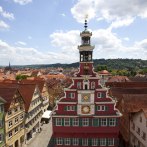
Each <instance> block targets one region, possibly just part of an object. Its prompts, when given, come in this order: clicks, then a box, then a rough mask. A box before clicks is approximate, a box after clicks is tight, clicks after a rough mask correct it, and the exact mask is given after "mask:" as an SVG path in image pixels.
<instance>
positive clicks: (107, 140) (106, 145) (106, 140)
mask: <svg viewBox="0 0 147 147" xmlns="http://www.w3.org/2000/svg"><path fill="white" fill-rule="evenodd" d="M106 146H108V138H106Z"/></svg>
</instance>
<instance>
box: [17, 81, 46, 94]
mask: <svg viewBox="0 0 147 147" xmlns="http://www.w3.org/2000/svg"><path fill="white" fill-rule="evenodd" d="M20 83H22V84H36V85H38V88H39V90H40V92H42V90H43V87H44V84H45V81H44V80H42V79H40V80H38V79H37V80H35V79H34V80H26V79H25V80H22V81H21V82H20Z"/></svg>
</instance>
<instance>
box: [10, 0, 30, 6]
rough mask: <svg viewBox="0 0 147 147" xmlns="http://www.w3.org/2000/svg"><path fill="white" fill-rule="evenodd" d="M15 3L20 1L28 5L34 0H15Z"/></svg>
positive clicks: (21, 3)
mask: <svg viewBox="0 0 147 147" xmlns="http://www.w3.org/2000/svg"><path fill="white" fill-rule="evenodd" d="M13 1H14V2H15V3H18V4H20V5H26V4H28V3H31V2H32V0H13Z"/></svg>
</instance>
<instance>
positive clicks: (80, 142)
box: [79, 138, 82, 146]
mask: <svg viewBox="0 0 147 147" xmlns="http://www.w3.org/2000/svg"><path fill="white" fill-rule="evenodd" d="M79 145H81V146H82V138H79Z"/></svg>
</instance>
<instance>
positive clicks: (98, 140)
mask: <svg viewBox="0 0 147 147" xmlns="http://www.w3.org/2000/svg"><path fill="white" fill-rule="evenodd" d="M97 145H98V146H100V139H99V138H98V139H97Z"/></svg>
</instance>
